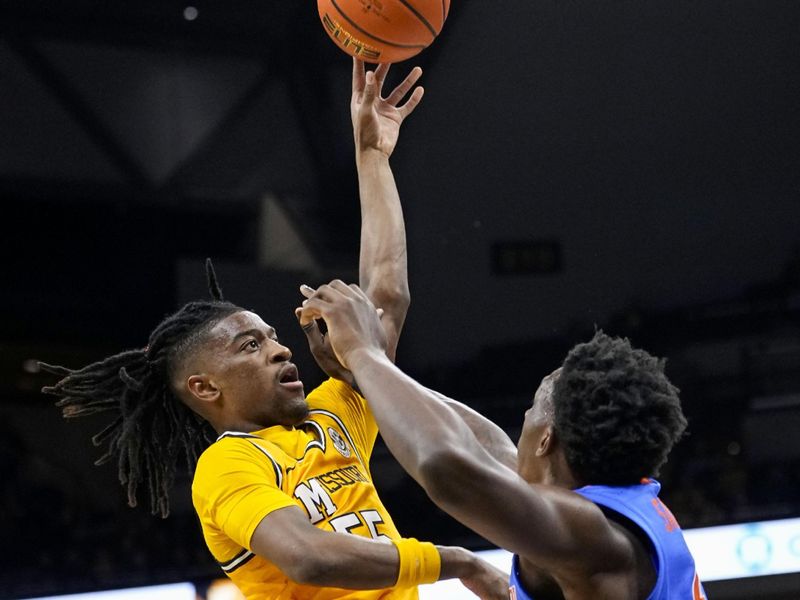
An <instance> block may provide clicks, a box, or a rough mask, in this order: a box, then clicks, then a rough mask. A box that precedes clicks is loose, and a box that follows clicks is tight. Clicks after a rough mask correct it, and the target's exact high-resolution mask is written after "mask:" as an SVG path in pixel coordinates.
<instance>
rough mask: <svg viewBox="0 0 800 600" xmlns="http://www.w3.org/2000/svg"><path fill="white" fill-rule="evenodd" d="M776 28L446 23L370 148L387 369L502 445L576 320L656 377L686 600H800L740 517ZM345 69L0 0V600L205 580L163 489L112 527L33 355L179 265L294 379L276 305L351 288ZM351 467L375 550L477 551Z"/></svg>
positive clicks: (645, 6)
mask: <svg viewBox="0 0 800 600" xmlns="http://www.w3.org/2000/svg"><path fill="white" fill-rule="evenodd" d="M798 32H800V4H798V3H797V2H790V1H783V0H767V1H765V2H752V1H744V0H708V1H706V2H701V3H697V2H692V1H689V0H675V1H674V2H670V3H663V2H655V1H653V0H642V1H640V2H629V1H619V2H604V3H598V2H590V1H588V0H573V1H568V2H555V1H552V0H539V1H537V2H529V1H522V0H508V1H506V2H503V3H494V2H487V1H472V2H457V3H454V4H453V6H452V9H451V13H450V17H449V20H448V22H447V24H446V25H445V28H444V31H443V33H442V35H441V37H440V38H439V39H438V40H437V42H436V43H435V44H434V45H433V46H432V47H431V48H429V49H428V50H427V51H425V52H424V53H423V54H422V55H420V57H419V60H418V61H411V62H409V63H407V64H406V65H401V66H399V67H397V68H396V69H395V71H396V72H395V75H397V72H400V71H403V70H405V69H407V68H409V67H410V66H411V65H413V64H420V65H422V66H423V68H424V69H425V75H424V79H423V83H424V85H425V87H426V96H425V99H424V102H423V105H422V106H421V107H420V109H419V110H418V111H417V112H416V113H415V114H414V115H413V117H412V118H411V119H410V120H409V121H408V123H407V124H406V125H405V126H404V128H405V130H404V132H403V134H402V136H401V141H400V144H399V148H398V150H397V152H396V153H395V155H394V157H393V166H394V170H395V175H396V177H397V180H398V185H399V187H400V191H401V196H402V198H403V201H404V207H405V212H406V218H407V227H408V243H409V263H410V277H411V286H412V297H413V302H412V307H411V311H410V314H409V319H408V322H407V326H406V330H405V333H404V338H403V340H402V342H401V347H400V351H399V354H398V362H399V363H400V364H401V366H402V367H403V368H405V369H406V370H407V371H409V372H410V373H412V374H413V375H414V376H416V377H417V378H419V379H420V380H422V381H423V382H424V383H426V384H427V385H429V386H431V387H434V388H436V389H439V390H441V391H443V392H445V393H448V394H450V395H452V396H454V397H457V398H459V399H461V400H463V401H465V402H467V403H468V404H470V405H471V406H473V407H474V408H476V409H478V410H480V411H481V412H483V413H484V414H487V415H488V416H490V417H491V418H492V419H494V420H495V421H496V422H498V423H499V424H501V425H502V426H503V427H504V428H505V429H506V430H507V431H508V432H509V434H510V435H511V436H512V438H514V439H516V437H517V436H518V433H519V429H518V428H519V425H520V424H521V421H522V414H523V412H524V410H525V409H526V407H527V406H528V405H529V403H530V399H531V397H532V393H533V391H534V390H535V388H536V386H537V385H538V382H539V379H540V378H541V377H542V376H543V375H545V374H546V373H548V372H549V371H551V370H552V369H553V368H554V366H556V365H557V364H558V363H559V362H560V361H561V359H562V358H563V356H564V354H565V352H566V350H567V349H568V348H569V347H571V346H572V345H573V344H575V343H576V342H578V341H581V340H584V339H586V338H587V337H588V336H590V335H591V332H592V331H593V329H594V328H595V327H596V326H597V327H602V328H604V329H605V330H606V331H607V332H609V333H612V334H616V335H625V336H629V337H630V338H631V339H632V340H633V341H634V343H635V344H637V345H640V346H643V347H645V348H647V349H648V350H650V351H652V352H654V353H657V354H661V355H665V356H667V357H669V364H668V373H669V375H670V376H671V377H672V379H673V381H674V382H675V383H676V384H677V385H678V386H679V387H680V388H681V390H682V398H683V404H684V409H685V411H686V413H687V415H688V416H689V418H690V429H691V435H690V436H689V437H688V438H686V439H685V440H684V441H683V442H682V443H681V444H680V445H679V447H678V448H677V450H676V451H675V452H674V453H673V456H672V458H671V460H670V462H669V464H668V465H667V468H666V470H665V472H664V473H662V476H661V480H662V482H663V484H664V489H665V492H666V493H665V494H664V498H665V501H666V502H667V504H668V505H670V507H671V508H672V509H673V511H674V512H675V513H676V516H677V517H678V519H679V520H680V521H681V523H682V525H683V526H684V527H685V528H702V527H712V526H722V525H733V524H740V525H742V528H740V529H736V530H725V531H727V532H729V534H730V535H729V536H728V537H724V536H723V537H721V538H714V539H713V540H712V542H711V544H712V546H711V547H712V548H718V550H719V554H720V555H721V556H725V557H729V558H726V559H725V562H726V565H727V566H730V567H731V569H732V570H731V571H730V572H729V573H728V574H727V575H723V576H722V578H721V579H719V580H718V581H713V582H709V584H708V585H707V591H708V592H709V595H710V596H711V597H713V598H759V599H762V598H763V599H771V600H779V599H786V600H788V599H795V600H796V599H797V598H800V531H798V525H797V522H796V521H781V522H779V523H778V524H777V525H776V526H775V527H772V528H770V527H769V526H757V525H745V524H747V523H751V524H752V523H755V522H765V521H769V522H772V521H774V520H777V519H791V518H796V517H800V435H798V432H799V431H800V169H798V165H800V142H798V139H800V111H798V108H797V103H798V98H800V70H799V69H798V65H800V44H799V43H798ZM349 72H350V62H349V59H348V58H347V57H346V56H345V55H344V54H341V53H340V52H339V51H338V50H337V49H336V48H335V47H334V46H333V44H331V42H330V41H329V40H328V39H327V37H326V36H325V34H324V32H323V31H322V28H321V26H320V25H319V23H318V17H317V14H316V10H315V7H314V6H313V3H310V2H306V1H302V2H301V1H293V2H281V3H277V2H270V1H265V0H260V1H255V0H229V1H228V2H225V3H222V2H213V3H212V2H197V3H193V4H191V6H190V5H189V4H188V3H187V2H175V1H172V0H140V1H138V2H129V3H122V2H97V1H92V0H71V1H70V2H60V3H55V2H44V1H41V0H26V1H25V2H13V1H12V2H3V3H1V4H0V131H1V132H2V135H1V136H0V194H1V195H2V200H3V220H2V227H3V235H2V241H0V244H2V247H3V255H2V256H3V275H2V280H3V291H2V294H1V295H0V309H1V310H0V374H2V377H0V469H1V470H0V481H2V487H1V488H0V523H2V529H1V530H0V531H1V532H2V540H3V542H4V543H3V544H2V552H3V554H4V557H3V560H2V561H0V597H2V598H24V597H32V596H49V595H56V594H66V593H79V592H89V591H93V590H107V589H117V588H128V587H140V586H148V585H155V584H171V583H179V582H192V584H193V586H192V587H191V590H192V592H191V593H193V594H196V593H204V592H203V590H205V589H206V588H207V587H208V585H209V583H210V582H211V581H213V580H214V579H216V578H218V577H219V576H220V575H221V572H220V571H219V569H218V568H217V567H216V565H215V564H214V563H213V561H212V560H211V557H210V555H209V554H208V552H207V550H206V548H205V546H204V544H203V541H202V539H201V536H200V530H199V527H198V525H197V523H196V520H195V517H194V514H193V512H192V509H191V506H190V502H189V494H188V486H189V482H190V478H189V477H188V476H186V477H185V478H184V479H183V480H182V481H181V482H179V485H178V487H177V489H176V490H175V494H174V500H173V513H174V514H173V515H172V516H171V517H170V518H168V519H167V520H164V521H162V520H160V519H157V518H154V517H151V516H150V515H149V514H148V513H147V511H146V510H141V509H135V510H132V509H129V508H126V507H125V503H124V494H123V492H122V490H121V488H120V487H119V486H118V485H117V484H116V472H115V469H114V467H103V468H94V467H92V466H91V462H92V458H93V457H94V456H95V450H94V449H93V448H92V447H91V443H90V441H89V437H90V433H92V432H93V431H95V430H96V428H97V423H96V422H92V421H87V422H70V423H64V422H62V421H61V418H60V416H59V414H58V411H57V410H56V409H55V408H53V406H52V402H51V399H49V398H46V397H43V396H42V395H40V394H39V393H38V390H39V388H40V387H41V386H42V385H45V384H47V383H49V381H50V380H49V379H48V378H47V377H45V376H44V375H43V374H41V373H39V372H37V368H36V363H35V359H42V360H46V361H48V362H55V363H60V364H65V365H67V366H73V367H74V366H79V365H83V364H85V363H86V362H87V361H90V360H93V359H95V358H99V357H102V356H104V355H105V354H107V353H108V352H110V351H116V350H118V349H120V348H122V347H138V346H142V345H143V344H144V343H145V340H146V334H147V333H148V332H149V331H150V329H151V328H152V327H153V326H154V325H155V323H156V322H157V321H158V320H159V319H160V318H161V317H162V316H163V315H164V314H166V313H167V312H169V311H171V310H173V309H175V308H177V307H178V306H179V305H180V304H181V303H182V302H184V301H186V300H188V299H191V298H195V297H197V296H205V288H204V276H203V269H202V259H203V258H205V257H206V256H211V257H212V258H214V259H215V261H216V264H217V265H218V272H219V275H220V279H221V282H222V286H223V289H224V290H225V292H226V296H227V297H229V298H231V299H232V300H234V301H235V302H237V303H238V304H242V305H245V306H249V307H252V308H254V309H255V310H257V311H258V312H260V313H261V314H262V315H263V316H264V317H265V319H266V320H267V321H269V322H270V323H271V324H273V325H275V326H276V328H277V329H278V331H279V333H280V335H281V338H282V339H283V340H284V341H286V342H288V344H289V345H290V347H291V348H293V350H294V353H295V358H296V361H297V362H298V365H299V366H300V370H301V374H302V376H303V379H304V381H305V382H306V384H307V389H310V387H311V386H312V385H313V384H314V383H316V382H317V381H319V380H320V373H319V372H318V370H317V369H316V367H315V366H314V364H313V362H312V361H311V359H310V357H309V355H308V353H307V350H306V346H305V341H304V338H303V336H302V335H301V334H300V333H299V331H298V328H297V326H296V324H295V322H294V319H293V315H292V309H293V308H294V307H295V306H296V305H297V303H298V302H299V294H298V293H297V291H296V290H297V286H298V285H299V284H300V283H303V282H306V283H310V284H312V285H313V284H315V283H319V282H321V281H324V280H327V279H329V278H331V277H332V276H338V277H342V278H346V279H351V280H352V279H355V277H356V272H355V269H354V267H355V265H356V262H357V254H356V250H357V241H358V225H359V222H358V204H357V200H356V193H357V188H356V180H355V169H354V166H353V151H352V141H351V140H352V134H351V131H350V124H349V113H348V108H347V106H348V101H349V86H350V81H349ZM373 473H374V475H375V478H376V480H377V482H378V486H379V490H381V492H382V496H383V498H384V501H385V503H386V505H387V507H388V508H389V510H390V511H391V512H392V514H393V516H394V518H395V521H396V522H397V524H398V526H399V528H400V530H401V531H402V532H403V533H404V534H406V535H409V536H418V537H423V538H426V539H431V540H433V541H436V542H440V543H447V544H462V545H466V546H468V547H470V548H473V549H485V548H487V547H488V546H487V544H486V543H485V542H484V541H483V540H482V539H480V538H478V537H477V536H475V535H474V534H472V533H470V532H469V531H467V530H465V529H464V528H463V527H461V526H459V525H458V524H456V523H455V522H454V521H452V520H451V519H449V518H447V517H445V516H444V515H443V514H442V513H440V512H439V511H437V510H436V509H435V508H434V507H433V505H432V504H430V502H429V501H428V500H427V498H426V497H425V495H424V493H423V492H422V491H421V490H420V489H419V488H418V487H417V486H416V485H415V484H414V483H413V482H411V481H410V480H409V478H408V477H406V476H405V475H404V474H403V472H402V471H401V470H400V468H399V467H398V466H397V465H396V464H395V463H394V462H393V459H392V458H391V457H390V456H389V454H388V452H386V450H385V449H382V448H379V450H378V451H377V452H376V455H375V458H374V460H373ZM713 531H720V530H713ZM730 532H733V533H730ZM725 535H728V534H725ZM736 536H739V537H736ZM776 536H777V537H776ZM754 540H755V541H754ZM712 554H713V552H712ZM781 561H783V562H781ZM779 562H780V564H782V565H784V567H783V568H782V569H783V570H780V572H781V573H783V574H776V575H765V573H770V572H773V570H772V569H773V567H774V566H775V565H776V564H778V563H779ZM785 565H788V567H785ZM734 574H735V575H734ZM700 575H701V577H702V576H704V573H703V570H702V567H701V568H700ZM734 576H736V577H743V579H730V578H731V577H734ZM197 590H200V592H198V591H197ZM176 593H178V592H176ZM142 594H144V595H140V597H148V598H149V597H155V596H153V595H152V594H151V592H142ZM173 597H175V598H179V597H181V596H177V595H176V596H173ZM439 597H445V596H439Z"/></svg>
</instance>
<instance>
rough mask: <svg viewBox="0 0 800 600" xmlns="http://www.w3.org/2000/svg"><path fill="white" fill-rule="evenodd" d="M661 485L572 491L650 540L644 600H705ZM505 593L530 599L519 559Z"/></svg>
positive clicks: (646, 483) (647, 481) (651, 483)
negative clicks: (652, 578) (650, 577)
mask: <svg viewBox="0 0 800 600" xmlns="http://www.w3.org/2000/svg"><path fill="white" fill-rule="evenodd" d="M660 489H661V484H659V483H658V482H657V481H655V480H653V479H645V480H643V481H642V483H641V484H639V485H631V486H624V487H623V486H605V485H587V486H586V487H582V488H579V489H577V490H575V491H576V492H577V493H579V494H580V495H581V496H583V497H584V498H586V499H588V500H591V501H592V502H594V503H595V504H597V505H598V506H601V507H604V508H610V509H611V510H613V511H615V512H618V513H619V514H621V515H624V516H625V517H627V518H628V519H630V520H631V521H633V522H634V523H635V524H636V525H638V526H639V527H640V528H641V529H642V531H644V533H645V534H646V535H647V537H648V538H650V541H651V543H652V551H653V556H652V560H653V567H654V568H655V570H656V585H655V587H654V588H653V591H652V593H651V594H650V595H649V596H648V597H647V600H705V598H706V594H705V591H704V590H703V585H702V584H701V583H700V579H699V577H698V576H697V571H696V570H695V565H694V559H693V558H692V554H691V553H690V552H689V548H688V547H687V546H686V541H685V540H684V539H683V533H682V532H681V528H680V527H679V526H678V522H677V521H676V520H675V517H673V516H672V513H671V512H670V511H669V509H668V508H667V507H666V506H665V505H664V503H663V502H661V500H659V499H658V492H659V490H660ZM509 586H510V587H509V594H510V597H511V599H512V600H534V598H533V596H531V595H530V594H528V593H527V592H526V591H525V589H524V588H523V587H522V584H521V583H520V580H519V557H517V556H514V560H513V563H512V568H511V580H510V584H509Z"/></svg>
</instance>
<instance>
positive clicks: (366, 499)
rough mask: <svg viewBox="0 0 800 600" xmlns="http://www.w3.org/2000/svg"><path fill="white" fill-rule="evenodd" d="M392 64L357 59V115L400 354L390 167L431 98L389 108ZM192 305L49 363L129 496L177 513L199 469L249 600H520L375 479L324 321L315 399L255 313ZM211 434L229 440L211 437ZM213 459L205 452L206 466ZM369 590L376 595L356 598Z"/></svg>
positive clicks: (375, 249)
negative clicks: (403, 128) (466, 595)
mask: <svg viewBox="0 0 800 600" xmlns="http://www.w3.org/2000/svg"><path fill="white" fill-rule="evenodd" d="M387 70H388V66H386V65H384V66H379V67H378V68H377V69H376V71H375V72H369V73H365V71H364V65H363V64H362V63H360V62H354V69H353V95H352V101H351V114H352V118H353V128H354V137H355V141H356V160H357V166H358V174H359V192H360V197H361V209H362V210H361V212H362V231H361V254H360V261H359V262H360V265H359V274H360V277H359V279H360V283H361V285H362V286H363V288H364V289H365V290H367V294H368V295H369V297H370V299H371V300H372V301H373V302H374V303H375V304H376V305H377V306H380V307H381V309H382V310H383V327H384V328H385V335H386V337H387V339H388V340H389V344H388V346H387V352H386V354H387V355H388V356H389V358H391V359H393V358H394V353H395V348H396V347H397V340H398V337H399V335H400V330H401V329H402V326H403V322H404V320H405V316H406V311H407V309H408V304H409V293H408V282H407V274H406V248H405V230H404V225H403V216H402V210H401V207H400V201H399V197H398V194H397V189H396V187H395V184H394V179H393V176H392V172H391V169H390V167H389V156H390V155H391V153H392V151H393V150H394V147H395V144H396V142H397V138H398V134H399V129H400V125H401V123H402V122H403V120H404V119H405V117H406V116H408V115H409V114H410V113H411V112H412V111H413V110H414V108H415V106H416V105H417V103H418V102H419V100H420V99H421V97H422V88H416V89H414V91H413V92H412V93H411V96H410V97H409V99H408V100H407V101H406V102H405V103H404V104H400V101H401V100H402V98H403V97H405V95H406V94H407V93H408V92H409V91H411V88H412V87H414V85H415V83H416V81H417V79H418V78H419V76H420V75H421V70H420V69H414V70H413V71H412V72H411V73H410V74H409V75H408V77H406V79H405V80H404V81H403V82H402V83H401V84H400V85H399V86H398V87H397V88H396V89H395V90H394V91H393V92H392V93H391V94H390V95H389V96H388V97H386V98H385V99H384V98H382V97H381V87H382V84H383V80H384V78H385V77H386V73H387ZM209 280H210V284H211V288H212V294H213V295H214V297H215V299H216V300H215V301H210V302H209V301H206V302H190V303H189V304H187V305H185V306H184V307H183V308H181V309H180V310H179V311H178V312H176V313H174V314H173V315H170V316H168V317H167V318H166V319H164V321H162V322H161V323H160V324H159V325H158V326H157V327H156V328H155V330H154V331H153V332H152V333H151V335H150V338H149V341H148V344H147V346H146V347H145V348H143V349H139V350H131V351H128V352H122V353H120V354H117V355H115V356H111V357H109V358H107V359H105V360H103V361H100V362H98V363H95V364H92V365H89V366H87V367H85V368H83V369H80V370H77V371H72V370H70V369H66V368H63V367H52V366H45V368H47V369H48V370H50V371H52V372H54V373H57V374H59V375H61V376H62V379H61V380H60V381H59V382H58V383H57V384H56V385H55V386H52V387H50V388H46V389H45V391H46V392H48V393H52V394H55V395H58V396H60V397H61V398H62V399H61V401H60V402H59V405H60V406H61V407H63V412H64V415H65V416H67V417H74V416H81V415H84V414H92V413H95V412H99V411H112V412H113V413H114V415H115V419H114V420H113V421H112V422H111V423H110V424H109V425H108V427H106V428H105V429H104V430H103V431H102V432H100V433H99V434H98V435H96V436H95V438H94V440H95V442H96V443H97V444H98V445H102V444H108V448H107V452H106V453H105V455H104V456H103V457H101V459H100V461H99V462H104V461H107V460H110V459H112V458H116V459H117V460H118V461H119V475H120V480H121V481H122V482H123V483H124V484H126V485H127V487H128V500H129V503H130V504H131V505H135V504H136V490H137V486H138V484H139V483H141V482H146V483H147V484H148V487H149V491H150V501H151V509H152V510H153V512H154V513H156V512H160V513H161V514H162V515H163V516H166V514H167V513H168V510H169V505H168V491H169V488H170V486H171V483H172V480H173V477H174V472H175V466H176V461H177V457H178V455H186V456H187V457H188V460H189V465H190V467H194V466H195V463H196V469H195V477H194V483H193V486H192V498H193V502H194V506H195V509H196V511H197V514H198V516H199V517H200V522H201V525H202V529H203V535H204V537H205V540H206V543H207V545H208V548H209V550H210V551H211V554H212V555H213V556H214V558H215V559H216V560H217V561H218V562H219V564H220V566H221V567H222V569H223V570H224V571H225V572H226V573H227V574H228V575H229V576H230V577H231V579H232V580H233V581H234V582H236V584H237V585H238V586H239V587H240V589H241V590H242V591H243V592H244V594H245V595H246V596H247V598H248V599H249V600H262V599H267V598H286V599H296V600H307V599H308V600H327V599H332V598H352V599H355V598H358V599H365V600H367V599H373V598H374V599H377V598H382V599H384V598H385V599H394V600H410V599H413V598H416V597H417V591H416V586H417V585H418V584H420V583H428V582H432V581H436V580H437V579H445V578H452V577H459V578H461V579H462V581H464V583H465V584H466V585H467V586H468V587H470V588H471V589H473V591H475V592H476V593H478V594H479V595H480V596H481V597H483V598H491V599H499V598H504V597H506V596H507V593H506V590H507V585H506V582H505V580H506V575H505V574H503V573H501V572H499V571H498V570H496V569H494V568H493V567H491V566H489V565H487V564H486V563H483V562H482V561H480V560H479V559H477V558H476V557H475V556H474V555H472V554H471V553H469V552H467V551H466V550H464V549H463V548H448V547H436V546H434V545H433V544H430V543H425V542H418V541H417V540H414V539H403V538H401V537H400V536H399V534H398V532H397V530H396V529H395V527H394V524H393V523H392V521H391V518H390V517H389V515H388V514H387V512H386V510H385V508H384V507H383V504H382V503H381V501H380V499H379V498H378V495H377V492H376V491H375V488H374V486H373V484H372V478H371V474H370V471H369V458H370V454H371V451H372V446H373V444H374V442H375V437H376V435H377V426H376V424H375V421H374V419H373V417H372V414H371V412H370V411H369V410H368V408H367V405H366V402H365V400H364V398H362V397H361V396H360V395H359V394H358V393H357V392H356V391H355V390H354V389H353V388H352V387H351V385H350V384H349V383H347V382H346V381H347V380H349V381H351V382H352V375H350V374H349V373H348V372H346V371H344V370H343V369H342V367H340V366H339V364H338V362H337V361H336V359H335V356H334V355H333V353H332V351H331V350H330V347H329V345H327V344H326V343H325V341H324V336H322V334H321V333H320V331H319V330H318V329H317V328H316V324H315V323H313V322H312V323H309V324H308V326H307V327H305V328H304V329H305V331H306V334H307V336H308V339H309V343H310V346H311V349H312V352H314V355H315V358H316V359H317V361H318V362H319V363H320V365H321V366H322V367H323V369H325V370H326V372H327V373H328V374H329V375H332V376H333V377H332V378H331V379H329V380H328V381H327V382H325V383H323V384H322V385H321V386H320V387H319V388H317V389H316V390H314V391H313V392H311V393H310V394H309V396H308V399H306V398H305V394H304V389H303V384H302V382H301V381H300V379H299V375H298V372H297V368H296V367H295V366H294V365H293V364H292V363H291V356H292V354H291V352H290V350H289V349H288V348H286V347H285V346H283V345H282V344H281V343H280V342H279V341H278V338H277V334H276V332H275V330H274V329H273V328H272V327H270V326H269V325H268V324H267V323H265V322H264V321H263V320H262V319H261V318H260V317H259V316H258V315H256V314H254V313H252V312H250V311H247V310H245V309H243V308H240V307H238V306H236V305H234V304H231V303H229V302H225V301H222V296H221V292H220V290H219V286H218V285H217V284H216V279H215V277H214V274H213V270H212V269H211V268H210V265H209ZM207 425H210V427H211V428H212V429H213V430H214V432H215V433H216V437H217V440H216V441H215V442H213V443H212V444H211V445H210V446H209V443H208V442H210V441H212V440H213V438H210V439H208V438H206V437H205V433H206V429H207ZM201 453H202V456H200V457H199V459H198V455H199V454H201ZM354 590H368V591H354Z"/></svg>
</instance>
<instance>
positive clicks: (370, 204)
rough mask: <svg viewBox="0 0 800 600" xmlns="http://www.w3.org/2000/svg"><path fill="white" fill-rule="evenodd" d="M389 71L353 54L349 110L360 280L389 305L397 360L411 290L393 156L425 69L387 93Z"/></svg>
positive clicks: (391, 347) (390, 351)
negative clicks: (368, 65)
mask: <svg viewBox="0 0 800 600" xmlns="http://www.w3.org/2000/svg"><path fill="white" fill-rule="evenodd" d="M388 71H389V65H388V64H386V65H379V66H378V68H377V69H376V70H375V71H374V72H366V71H365V69H364V63H363V62H361V61H359V60H357V59H353V94H352V98H351V101H350V114H351V117H352V120H353V136H354V138H355V149H356V165H357V168H358V187H359V196H360V198H361V251H360V256H359V284H360V286H361V288H362V289H363V290H364V291H365V292H366V293H367V296H369V298H370V300H372V302H373V303H374V304H375V305H376V306H379V307H381V308H382V309H383V310H384V316H383V325H384V328H385V329H386V335H387V339H388V344H387V348H386V352H387V355H388V356H389V357H390V358H391V359H392V360H394V355H395V350H396V348H397V342H398V339H399V337H400V331H401V330H402V328H403V323H404V322H405V318H406V313H407V312H408V306H409V303H410V293H409V289H408V272H407V262H406V232H405V223H404V221H403V209H402V206H401V205H400V196H399V194H398V191H397V185H396V184H395V181H394V175H393V174H392V169H391V167H390V166H389V157H390V156H391V155H392V152H393V151H394V148H395V146H396V144H397V140H398V136H399V134H400V126H401V125H402V123H403V121H404V120H405V118H406V117H407V116H408V115H410V114H411V113H412V112H413V110H414V109H415V108H416V106H417V104H419V101H420V100H421V99H422V95H423V89H422V88H421V87H416V88H414V86H415V84H416V82H417V80H418V79H419V78H420V76H421V75H422V69H420V68H419V67H415V68H414V69H412V71H411V72H410V73H409V74H408V76H407V77H406V78H405V79H404V80H403V82H402V83H400V85H398V86H397V87H396V88H395V89H394V91H392V93H391V94H389V95H388V96H387V97H386V98H383V97H382V95H381V92H382V90H383V83H384V81H385V79H386V75H387V73H388ZM412 88H414V91H413V92H412V93H411V96H410V97H409V99H408V100H407V101H406V102H405V103H404V104H402V105H401V104H400V101H401V100H402V99H403V98H404V97H405V96H406V94H408V92H409V91H410V90H411V89H412Z"/></svg>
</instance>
